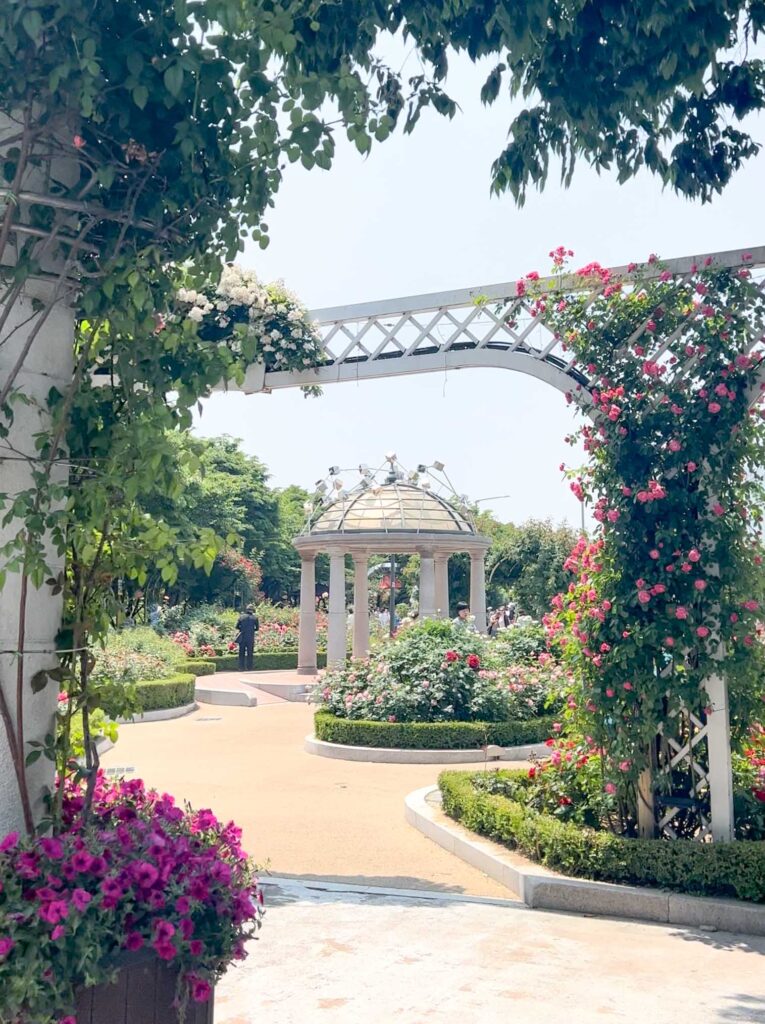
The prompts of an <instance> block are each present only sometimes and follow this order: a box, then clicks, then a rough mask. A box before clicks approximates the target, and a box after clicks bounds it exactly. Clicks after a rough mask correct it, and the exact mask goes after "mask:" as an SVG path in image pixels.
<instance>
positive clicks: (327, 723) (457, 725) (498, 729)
mask: <svg viewBox="0 0 765 1024" xmlns="http://www.w3.org/2000/svg"><path fill="white" fill-rule="evenodd" d="M314 722H315V728H316V739H318V740H325V741H326V742H327V743H342V744H345V745H348V746H351V747H393V748H395V749H396V750H479V749H480V748H481V747H483V746H485V745H486V744H487V743H496V744H497V745H498V746H501V747H516V746H521V745H522V744H524V743H543V742H544V741H545V740H546V739H547V738H548V737H549V736H550V735H551V733H552V723H553V720H552V718H532V719H529V721H527V722H365V721H353V720H351V719H349V718H337V717H336V716H335V715H332V714H330V713H329V712H328V711H317V712H316V715H315V716H314Z"/></svg>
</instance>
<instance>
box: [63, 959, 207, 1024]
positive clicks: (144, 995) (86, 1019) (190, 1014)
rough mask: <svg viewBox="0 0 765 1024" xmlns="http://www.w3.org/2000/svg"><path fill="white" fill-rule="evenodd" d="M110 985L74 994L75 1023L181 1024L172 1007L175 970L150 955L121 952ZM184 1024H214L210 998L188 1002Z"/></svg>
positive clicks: (82, 990) (96, 986)
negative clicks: (205, 1000) (114, 976)
mask: <svg viewBox="0 0 765 1024" xmlns="http://www.w3.org/2000/svg"><path fill="white" fill-rule="evenodd" d="M115 966H116V967H117V968H118V969H119V974H118V975H117V979H116V981H115V982H114V984H112V985H95V986H94V987H93V988H82V989H79V990H78V992H77V1007H76V1017H77V1024H180V1021H181V1018H180V1016H179V1013H178V1010H177V1009H175V1008H174V1007H173V1001H174V999H175V990H176V984H177V982H178V969H177V968H174V967H173V966H172V965H168V964H166V963H165V962H164V961H163V960H160V959H159V957H157V956H154V954H153V953H148V952H144V951H140V952H138V953H124V954H122V955H121V956H120V957H119V958H118V959H117V961H116V962H115ZM183 1024H213V999H212V997H211V998H210V1001H209V1002H207V1003H194V1002H191V1001H189V1003H188V1006H187V1008H186V1016H185V1018H184V1021H183Z"/></svg>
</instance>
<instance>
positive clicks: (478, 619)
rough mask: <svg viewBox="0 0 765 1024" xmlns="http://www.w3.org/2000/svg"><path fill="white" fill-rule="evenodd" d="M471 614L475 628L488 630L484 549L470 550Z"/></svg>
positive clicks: (483, 631) (482, 630)
mask: <svg viewBox="0 0 765 1024" xmlns="http://www.w3.org/2000/svg"><path fill="white" fill-rule="evenodd" d="M470 614H471V615H473V616H474V618H475V628H476V629H477V630H478V632H479V633H485V632H486V567H485V564H484V553H483V551H471V552H470Z"/></svg>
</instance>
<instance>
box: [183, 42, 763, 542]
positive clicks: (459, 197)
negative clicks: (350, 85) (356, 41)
mask: <svg viewBox="0 0 765 1024" xmlns="http://www.w3.org/2000/svg"><path fill="white" fill-rule="evenodd" d="M410 70H413V69H409V68H407V72H408V71H410ZM485 75H486V68H485V66H484V67H482V68H480V69H477V68H475V67H474V66H472V65H471V64H470V63H469V61H467V60H458V61H456V62H455V64H454V67H453V70H452V73H451V75H450V80H449V88H450V91H451V94H452V95H453V96H454V97H455V98H456V99H457V100H458V101H459V102H460V105H461V108H462V109H461V111H460V112H459V113H458V114H457V116H456V117H455V118H454V120H453V121H451V122H449V121H447V120H445V119H443V118H441V117H439V116H438V115H436V114H435V113H428V114H426V115H425V116H424V118H423V120H422V122H421V123H420V125H419V126H418V128H417V129H416V130H415V132H414V134H413V135H411V136H403V135H397V136H395V137H394V138H391V139H389V140H388V141H387V142H385V143H384V144H383V145H379V146H376V147H375V148H374V149H373V151H372V153H371V155H370V156H368V157H367V158H362V157H361V156H359V155H358V153H357V152H356V150H355V148H354V147H353V146H351V145H350V144H348V143H346V142H345V141H344V140H342V139H338V142H339V144H338V154H337V159H336V161H335V164H334V166H333V168H332V170H331V171H329V172H324V171H321V170H318V169H315V170H312V171H310V172H309V171H305V170H303V169H302V168H300V167H295V166H291V167H289V168H288V170H287V172H286V177H285V182H284V185H283V187H282V190H281V192H280V193H279V195H278V197H277V200H276V209H275V210H273V211H271V215H270V217H269V218H268V223H269V227H270V235H271V245H270V246H269V248H268V249H267V250H265V251H261V250H260V249H258V248H257V247H255V246H249V247H247V248H246V250H245V252H244V254H243V256H242V258H241V262H242V264H244V265H245V266H247V267H251V268H253V269H255V270H256V271H257V272H258V274H259V276H260V277H261V278H262V279H264V280H273V279H275V278H284V280H285V282H286V283H287V285H288V286H289V287H290V288H292V289H293V290H294V291H296V292H297V293H298V294H299V295H300V296H301V298H302V299H303V300H304V301H305V303H306V304H307V305H308V306H309V307H312V308H320V307H323V306H331V305H343V304H346V303H352V302H362V301H367V300H374V299H383V298H391V297H396V296H402V295H416V294H420V293H422V292H428V291H442V290H447V289H451V288H466V287H473V286H481V285H487V284H493V283H495V282H500V281H510V280H514V279H515V278H517V277H519V276H521V275H523V274H524V273H526V272H527V271H529V270H539V271H540V272H542V271H545V270H547V269H548V267H549V259H548V258H547V253H548V252H549V251H550V249H552V248H554V247H555V246H557V245H559V244H565V245H566V246H567V247H570V248H572V249H574V250H575V252H576V261H577V263H580V262H581V263H586V262H589V261H590V260H599V261H600V262H601V263H603V264H610V265H618V264H624V263H628V262H629V261H630V260H641V259H644V258H646V257H647V256H648V255H649V254H650V253H651V252H656V253H658V254H659V255H660V256H662V257H672V256H684V255H688V254H692V253H693V254H697V253H702V252H713V251H717V250H724V249H738V248H740V249H741V251H742V252H743V251H745V250H746V249H747V248H751V247H752V246H754V245H756V244H757V243H758V242H761V241H762V238H763V226H764V225H765V213H764V212H763V211H764V210H765V204H763V201H762V183H763V182H764V181H765V155H762V154H761V155H760V156H759V157H757V158H755V159H753V160H751V161H749V165H748V167H747V168H746V169H745V170H744V171H742V172H740V173H739V175H738V176H737V177H736V178H734V180H733V183H732V184H731V185H730V186H729V188H728V189H727V190H726V192H724V193H723V195H722V196H720V197H718V198H717V199H716V200H715V201H714V202H713V203H711V204H709V205H706V206H701V205H700V204H698V203H690V202H688V201H686V200H683V199H681V198H679V197H678V196H676V195H674V193H672V192H669V191H663V190H662V187H661V184H660V182H659V181H658V180H657V179H655V178H654V177H652V176H650V175H648V174H645V175H641V176H640V177H639V178H637V179H635V180H634V181H632V182H630V183H628V184H627V185H622V186H619V185H617V184H616V183H615V181H614V180H613V178H612V177H610V176H608V175H606V176H601V177H599V176H598V175H597V174H596V173H595V172H594V171H591V170H590V169H589V168H587V167H585V166H584V165H581V166H580V167H579V168H578V171H577V174H576V176H575V179H574V182H573V184H572V186H571V188H569V189H568V190H566V189H563V188H562V187H561V186H560V185H559V184H558V182H557V179H554V180H552V181H551V182H550V184H549V185H548V187H547V188H546V190H545V191H544V192H543V193H542V194H541V195H540V194H538V193H532V194H530V195H529V197H528V199H527V202H526V205H525V207H524V208H523V209H521V210H519V209H517V207H516V206H515V205H514V203H513V201H512V198H511V197H510V196H504V197H501V198H496V197H490V195H489V172H490V166H491V162H492V160H493V159H494V157H495V156H496V155H497V154H498V152H499V151H500V150H501V148H502V147H503V145H504V140H505V136H506V131H507V126H508V124H509V121H510V111H511V108H510V105H509V103H508V102H507V101H505V102H501V101H498V102H497V103H496V104H495V105H494V106H493V107H491V108H488V109H486V108H483V107H482V106H481V105H480V102H479V100H478V92H479V89H480V85H481V83H482V81H483V79H484V78H485ZM764 129H765V120H763V118H760V119H759V120H757V121H756V122H754V123H753V124H751V125H750V130H752V131H753V133H754V135H755V137H756V138H758V139H759V140H760V141H765V130H764ZM553 173H554V172H553ZM572 422H573V417H572V414H571V412H570V410H569V409H568V408H567V407H566V405H565V402H564V401H563V398H562V396H561V395H560V394H559V393H558V392H557V391H554V390H553V389H552V388H550V387H549V386H548V385H545V384H543V383H541V382H538V381H536V380H534V379H532V378H530V377H527V376H525V375H522V374H513V373H509V372H508V371H504V370H463V371H459V372H453V371H452V372H450V373H448V374H443V373H440V374H424V375H418V376H412V377H401V378H393V379H388V380H378V381H368V382H363V383H359V384H338V385H333V386H331V387H329V388H327V389H326V390H325V393H324V396H323V397H322V398H319V399H304V398H303V396H302V394H301V393H300V392H299V391H297V390H295V391H292V390H287V391H281V392H276V393H274V394H271V395H255V396H249V397H247V396H244V395H240V394H234V393H228V394H218V395H214V396H213V397H211V398H210V399H208V400H207V401H206V402H205V403H204V409H203V413H202V416H201V417H199V418H198V420H197V424H196V430H197V432H198V433H200V434H202V435H205V436H215V435H219V434H231V435H233V436H234V437H239V438H241V439H242V441H243V443H244V448H245V449H246V451H248V452H249V453H251V454H254V455H257V456H258V457H259V458H260V459H262V460H263V462H265V463H266V465H267V466H268V468H269V470H270V471H271V474H272V477H271V482H272V483H273V484H275V485H277V486H285V485H287V484H290V483H298V484H301V485H303V486H307V487H310V486H311V485H312V484H313V482H314V481H315V480H317V479H318V478H320V477H322V476H324V475H325V473H326V469H327V467H328V466H329V465H332V464H336V465H340V466H343V467H346V466H356V465H358V464H359V463H370V464H378V463H379V462H380V461H382V456H383V454H384V453H385V452H387V451H390V450H394V451H396V452H397V454H398V456H399V458H400V459H401V461H402V462H403V463H404V464H405V465H407V466H415V465H416V464H417V463H418V462H428V463H429V462H432V461H433V460H434V459H439V460H441V461H443V462H444V463H445V464H446V467H447V471H448V473H449V476H450V478H451V479H452V481H453V483H454V485H455V487H456V488H457V490H458V491H459V492H460V493H466V494H469V495H470V496H471V497H472V498H473V499H474V500H477V499H482V498H486V497H491V496H494V495H509V497H507V498H504V497H503V498H502V499H501V500H496V501H489V502H485V503H484V507H489V508H493V509H494V511H495V512H496V514H497V515H498V516H499V517H500V518H502V519H506V520H512V521H515V522H521V521H523V520H525V519H527V518H530V517H534V518H548V517H549V518H551V519H552V520H553V521H562V520H567V521H568V522H569V523H571V524H572V525H575V524H578V523H579V522H580V515H581V513H580V506H579V503H578V502H577V501H576V499H575V498H574V497H573V496H572V495H571V494H570V492H569V490H568V485H567V484H566V483H565V482H563V481H562V479H561V473H560V472H559V469H558V467H559V465H560V463H561V462H562V461H566V462H567V463H569V464H576V463H577V461H578V456H577V455H576V453H572V450H571V449H570V448H569V447H568V446H567V445H565V444H564V442H563V438H564V436H565V435H566V433H567V432H568V431H569V430H570V429H571V426H572ZM349 482H352V480H349Z"/></svg>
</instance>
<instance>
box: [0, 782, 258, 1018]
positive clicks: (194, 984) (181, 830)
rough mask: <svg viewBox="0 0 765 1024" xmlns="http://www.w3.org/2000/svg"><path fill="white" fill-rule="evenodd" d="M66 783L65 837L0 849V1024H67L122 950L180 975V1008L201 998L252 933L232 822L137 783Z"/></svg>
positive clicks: (14, 841)
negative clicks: (86, 809) (86, 815)
mask: <svg viewBox="0 0 765 1024" xmlns="http://www.w3.org/2000/svg"><path fill="white" fill-rule="evenodd" d="M83 797H84V794H83V791H82V790H81V789H80V788H79V787H78V786H74V785H70V786H68V787H67V789H66V791H65V793H64V804H63V819H62V820H63V832H62V833H61V834H60V835H58V836H56V837H47V838H25V839H20V837H19V835H18V833H11V834H10V835H8V836H6V837H5V838H4V839H3V840H2V841H0V992H1V993H2V1008H1V1009H2V1012H1V1014H0V1016H1V1017H2V1019H3V1020H10V1021H14V1022H18V1021H25V1022H26V1021H28V1022H30V1024H31V1022H34V1024H74V1022H75V1018H74V1017H73V1016H71V1014H72V1012H73V1010H74V1005H75V992H76V990H77V989H79V988H81V987H83V986H87V987H91V986H93V985H98V984H102V983H104V982H106V981H108V980H109V979H110V978H111V977H112V975H113V973H114V961H115V958H117V957H119V955H120V953H121V952H122V951H125V950H129V951H136V950H139V949H143V948H149V949H151V950H152V952H153V953H154V954H155V955H156V956H157V957H159V958H160V959H161V960H162V961H164V962H166V963H167V964H170V965H172V966H173V967H174V968H177V969H178V970H179V972H180V980H181V987H180V991H179V993H178V994H179V997H180V1001H181V1004H183V1003H185V1001H186V1000H189V999H191V1000H192V1001H197V1002H204V1001H206V1000H207V999H209V997H210V994H211V989H212V985H213V984H214V983H215V981H216V979H217V978H219V977H220V976H221V975H222V974H223V972H224V971H225V969H226V967H227V966H228V965H229V964H230V963H231V962H232V961H233V960H240V959H243V958H244V957H245V956H246V953H245V949H244V943H245V940H246V939H247V938H249V937H250V936H251V935H252V934H254V932H255V931H256V930H257V928H258V927H259V925H260V916H261V912H260V904H261V902H262V897H261V894H260V891H259V889H258V885H257V879H256V878H255V875H254V873H253V869H252V866H251V865H250V863H249V861H248V860H247V857H246V855H245V854H244V853H243V851H242V849H241V845H240V832H239V829H237V828H236V827H235V826H234V825H233V824H232V823H229V824H227V825H222V824H220V823H219V822H218V821H217V820H216V819H215V817H214V816H213V814H212V813H211V812H210V811H207V810H201V811H196V812H195V811H192V810H190V809H188V810H186V811H183V810H181V809H180V808H178V807H176V806H175V805H174V803H173V798H172V797H170V796H167V795H164V796H159V795H158V794H157V793H155V792H153V791H149V790H146V789H145V788H144V785H143V783H142V782H141V781H140V780H131V781H127V782H126V781H122V782H107V781H106V780H105V778H104V777H103V775H99V777H98V779H97V781H96V788H95V795H94V800H93V804H92V807H91V814H90V821H89V824H85V823H84V821H83V816H82V813H81V812H82V809H83V803H84V799H83Z"/></svg>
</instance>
